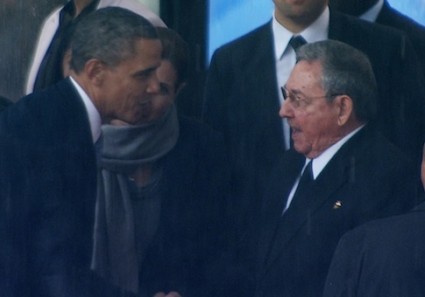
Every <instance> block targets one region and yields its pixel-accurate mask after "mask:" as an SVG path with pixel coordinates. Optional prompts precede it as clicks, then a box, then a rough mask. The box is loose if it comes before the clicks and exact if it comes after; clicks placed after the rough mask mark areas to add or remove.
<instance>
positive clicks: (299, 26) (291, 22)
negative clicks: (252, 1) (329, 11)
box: [275, 5, 327, 34]
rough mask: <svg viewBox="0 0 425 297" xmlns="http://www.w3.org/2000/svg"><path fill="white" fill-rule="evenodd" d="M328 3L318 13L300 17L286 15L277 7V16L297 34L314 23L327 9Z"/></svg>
mask: <svg viewBox="0 0 425 297" xmlns="http://www.w3.org/2000/svg"><path fill="white" fill-rule="evenodd" d="M326 7H327V5H326V6H324V7H323V9H322V10H321V11H320V13H319V14H317V15H305V16H299V17H286V16H283V15H282V14H280V13H279V12H278V11H277V10H276V9H275V17H276V20H277V21H278V22H279V23H280V24H281V25H282V26H283V27H285V28H286V29H287V30H288V31H290V32H292V33H294V34H296V33H300V32H302V31H304V30H305V29H306V28H308V27H309V26H310V25H311V24H312V23H314V22H315V21H316V20H317V19H318V18H319V17H320V15H321V14H322V13H323V11H324V10H325V9H326Z"/></svg>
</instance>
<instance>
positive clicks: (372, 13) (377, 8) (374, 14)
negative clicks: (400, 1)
mask: <svg viewBox="0 0 425 297" xmlns="http://www.w3.org/2000/svg"><path fill="white" fill-rule="evenodd" d="M382 6H384V0H379V1H378V2H377V3H376V4H375V5H373V6H372V7H371V8H369V9H368V10H367V11H366V12H365V13H364V14H362V15H360V16H359V18H361V19H362V20H365V21H369V22H372V23H373V22H375V21H376V19H377V18H378V15H379V13H380V12H381V9H382Z"/></svg>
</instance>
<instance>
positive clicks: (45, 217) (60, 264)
mask: <svg viewBox="0 0 425 297" xmlns="http://www.w3.org/2000/svg"><path fill="white" fill-rule="evenodd" d="M161 49H162V46H161V42H160V40H159V39H158V36H157V33H156V30H155V28H154V27H153V26H152V25H151V24H150V23H149V22H148V21H147V20H146V19H144V18H143V17H140V16H139V15H137V14H134V13H132V12H130V11H128V10H125V9H122V8H116V7H115V8H105V9H101V10H98V11H96V12H94V13H92V14H90V16H88V17H86V18H82V19H81V20H80V22H79V23H78V25H77V27H76V30H75V32H74V35H73V39H72V52H73V55H72V61H71V76H70V77H68V78H66V79H65V80H63V81H60V82H59V83H58V84H55V85H53V86H52V87H49V88H47V89H46V90H44V91H42V92H39V93H33V94H32V95H29V96H27V97H25V98H23V99H21V100H20V101H19V102H18V103H17V104H15V105H14V106H12V107H10V108H8V109H6V110H5V111H3V112H2V114H1V117H0V151H1V157H0V166H1V168H0V172H1V181H0V183H1V193H0V203H1V207H0V209H1V210H0V211H1V215H0V218H1V219H0V220H1V221H0V291H1V292H2V293H1V295H2V296H40V297H41V296H43V297H50V296H52V297H53V296H55V297H56V296H109V294H110V295H112V296H115V295H114V294H115V293H117V292H116V291H115V290H113V288H112V287H111V286H109V285H106V284H104V283H103V282H102V281H101V279H100V278H98V277H97V276H96V274H94V273H93V272H92V271H91V269H90V262H91V258H92V257H91V256H92V249H93V248H92V245H93V222H94V213H95V212H94V207H95V198H96V179H97V178H96V174H97V173H96V171H97V168H96V152H95V146H94V145H93V144H94V143H96V142H99V141H98V140H99V138H100V125H101V122H102V121H106V120H107V119H108V118H115V119H120V120H122V121H125V122H128V123H134V124H137V121H138V120H140V118H141V117H142V115H143V114H145V113H146V109H147V108H150V104H149V100H150V98H151V97H152V96H153V95H155V94H156V93H157V92H158V91H159V84H158V80H157V77H156V74H155V71H156V68H157V67H158V66H159V65H160V61H161ZM120 296H121V295H120Z"/></svg>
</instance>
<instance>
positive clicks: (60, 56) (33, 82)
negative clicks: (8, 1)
mask: <svg viewBox="0 0 425 297" xmlns="http://www.w3.org/2000/svg"><path fill="white" fill-rule="evenodd" d="M107 6H118V7H122V8H126V9H128V10H131V11H133V12H135V13H138V14H140V15H141V16H143V17H145V18H146V19H147V20H149V21H150V22H151V23H152V24H153V25H154V26H165V24H164V22H163V21H162V20H161V19H160V18H159V17H158V16H157V15H155V14H154V13H153V12H152V11H150V10H149V9H148V8H147V7H146V6H144V5H143V4H141V3H140V2H138V1H137V0H124V1H119V0H70V1H68V3H66V5H64V6H63V7H59V8H57V9H55V10H54V11H53V12H52V13H51V14H50V15H49V16H48V17H47V18H46V20H45V21H44V24H43V26H42V28H41V31H40V36H39V39H38V42H37V46H36V48H35V52H34V56H33V61H32V65H31V68H30V70H29V74H28V81H27V86H26V93H27V94H29V93H31V92H33V91H37V90H42V89H44V88H46V87H47V86H50V85H52V84H54V83H56V82H58V81H59V80H61V79H62V78H64V77H65V76H66V72H67V69H68V68H69V67H68V63H69V60H70V57H69V52H68V53H67V54H66V50H67V48H68V44H67V41H68V39H69V37H70V34H71V28H72V24H73V23H74V21H75V20H76V19H77V18H78V17H83V16H84V15H86V14H89V13H90V12H92V11H94V10H96V9H99V8H102V7H107ZM64 71H65V75H64Z"/></svg>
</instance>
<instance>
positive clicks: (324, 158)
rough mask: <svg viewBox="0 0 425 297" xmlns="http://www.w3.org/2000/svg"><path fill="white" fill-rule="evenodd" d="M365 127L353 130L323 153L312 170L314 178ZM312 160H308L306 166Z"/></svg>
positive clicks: (314, 163) (315, 161)
mask: <svg viewBox="0 0 425 297" xmlns="http://www.w3.org/2000/svg"><path fill="white" fill-rule="evenodd" d="M364 126H365V125H362V126H360V127H358V128H357V129H355V130H353V131H352V132H350V133H349V134H347V135H345V136H344V137H343V138H342V139H340V140H339V141H338V142H336V143H335V144H333V145H332V146H330V147H329V148H327V149H326V150H325V151H324V152H323V153H321V154H320V155H319V156H318V157H317V158H314V159H313V160H314V162H313V166H312V170H313V178H314V179H316V178H317V176H318V175H319V174H320V172H322V170H323V169H324V168H325V167H326V165H327V164H328V163H329V161H330V160H331V159H332V158H333V156H335V154H336V153H337V152H338V151H339V149H340V148H341V147H342V146H343V145H344V144H345V143H346V142H347V141H348V140H349V139H350V138H351V137H353V136H354V135H355V134H356V133H357V132H359V131H360V130H361V129H362V128H363V127H364ZM310 160H311V159H306V164H307V163H308V162H309V161H310Z"/></svg>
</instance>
